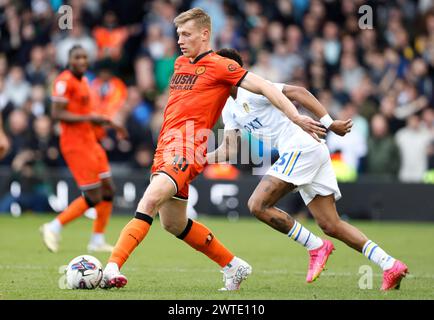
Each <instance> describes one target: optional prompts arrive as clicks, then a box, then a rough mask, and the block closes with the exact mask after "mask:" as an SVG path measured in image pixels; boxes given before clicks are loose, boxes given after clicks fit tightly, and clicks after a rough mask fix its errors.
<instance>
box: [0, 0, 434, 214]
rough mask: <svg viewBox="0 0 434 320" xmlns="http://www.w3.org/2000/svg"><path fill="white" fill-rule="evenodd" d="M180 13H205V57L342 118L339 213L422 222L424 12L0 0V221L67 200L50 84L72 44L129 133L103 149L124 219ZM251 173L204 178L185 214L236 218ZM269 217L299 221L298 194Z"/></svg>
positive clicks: (430, 162)
mask: <svg viewBox="0 0 434 320" xmlns="http://www.w3.org/2000/svg"><path fill="white" fill-rule="evenodd" d="M63 4H68V5H70V6H71V7H72V13H73V28H72V29H70V30H68V29H66V30H62V29H61V28H59V18H60V16H61V15H60V14H58V13H57V12H58V9H59V8H60V6H61V5H63ZM365 4H367V5H369V6H370V7H371V8H372V12H373V29H365V30H362V29H360V27H359V19H360V18H361V16H362V14H361V13H359V12H358V10H359V8H360V7H361V6H362V5H365ZM193 6H199V7H203V8H205V9H206V10H207V11H208V13H209V14H210V15H211V17H212V19H213V33H214V39H213V42H214V45H213V47H214V48H215V49H218V48H222V47H233V48H236V49H238V50H239V51H240V52H241V54H242V56H243V58H244V61H245V64H246V68H247V69H249V70H251V71H252V72H255V73H257V74H259V75H261V76H263V77H265V78H267V79H269V80H271V81H274V82H285V83H291V84H296V85H301V86H304V87H306V88H307V89H309V90H310V91H311V92H312V93H313V94H314V95H315V96H316V97H317V98H318V99H319V100H320V102H321V103H322V104H323V105H324V106H326V107H327V109H328V110H329V112H330V114H331V115H332V116H333V117H334V118H339V119H344V118H348V117H351V118H352V119H353V121H354V128H353V130H352V132H351V134H349V135H347V136H346V137H345V138H344V139H342V138H339V137H337V136H336V135H333V134H330V135H329V136H328V138H327V143H328V145H329V148H330V150H331V152H332V158H333V163H334V165H335V168H336V173H337V176H338V179H339V181H340V182H342V184H341V187H342V191H343V195H344V198H343V199H342V200H341V201H340V202H339V203H338V205H339V206H340V208H339V209H340V211H341V212H343V213H344V214H345V215H348V216H350V217H355V218H365V219H400V220H434V214H432V213H433V212H434V208H433V203H432V201H430V194H432V190H433V188H434V186H433V183H434V110H433V108H434V7H433V4H432V1H430V0H420V1H411V0H396V1H364V0H360V1H358V0H343V1H337V0H336V1H333V0H330V1H315V0H310V1H308V0H280V1H274V2H269V1H259V0H258V1H234V0H225V1H223V0H221V1H219V0H213V1H208V0H195V1H176V0H174V1H133V0H123V1H98V0H89V1H84V0H75V1H68V2H65V1H61V0H57V1H56V0H51V1H48V0H47V1H46V0H33V1H31V0H28V1H24V0H23V1H10V0H0V110H1V116H2V117H3V120H4V121H3V122H4V125H5V130H6V133H7V135H8V136H9V138H10V142H11V146H12V147H11V151H10V152H9V154H8V156H7V157H6V158H5V159H4V160H2V161H1V162H0V166H1V169H0V212H12V213H13V214H14V215H20V214H21V213H22V212H25V211H32V212H53V211H59V210H61V209H62V208H63V207H64V206H66V204H67V203H68V198H69V199H72V198H73V197H74V196H75V195H76V194H77V193H78V190H77V188H76V187H75V185H74V182H73V180H72V179H71V177H70V175H69V172H68V169H67V168H66V167H65V163H64V161H63V160H62V157H61V155H60V152H59V148H58V126H57V125H56V124H53V123H52V121H51V120H50V118H49V113H50V92H51V85H52V81H53V80H54V78H55V76H56V75H57V74H58V73H59V71H60V70H62V69H63V68H64V67H65V64H66V60H67V52H68V50H69V48H70V47H71V46H72V45H74V44H77V43H78V44H81V45H82V46H83V47H85V48H86V49H87V50H88V53H89V56H90V61H91V68H90V70H89V72H88V74H87V75H88V77H89V79H91V80H92V86H93V88H94V89H95V90H94V93H95V99H97V104H96V105H97V106H102V107H104V108H105V109H108V110H112V111H113V112H114V111H116V110H118V112H117V113H116V118H117V120H118V121H120V122H122V123H123V124H124V125H125V126H126V127H127V129H128V131H129V134H130V139H129V140H123V141H118V140H116V139H115V137H114V134H113V132H108V135H107V136H106V137H105V138H104V139H103V140H102V145H103V146H104V148H105V149H106V150H107V151H108V155H109V158H110V161H111V165H112V170H113V175H114V177H115V182H116V184H117V187H118V191H117V196H116V201H115V205H116V208H115V213H122V212H125V213H127V212H129V213H131V212H133V210H134V209H135V204H136V203H137V200H138V198H137V197H140V195H141V193H142V192H143V190H144V188H145V187H146V184H147V181H148V180H147V178H148V176H149V169H150V166H151V164H152V156H153V150H154V148H155V143H156V140H157V138H158V133H159V128H160V126H161V123H162V117H163V116H162V115H163V111H164V107H165V103H166V100H167V91H166V89H167V85H168V81H169V79H170V77H171V74H172V71H173V62H174V60H175V59H176V57H177V56H178V55H179V54H180V52H179V51H178V48H177V44H176V34H175V29H174V26H173V23H172V21H173V18H174V17H175V16H176V15H177V14H178V13H179V12H181V11H183V10H186V9H189V8H190V7H193ZM218 128H221V123H220V124H219V126H217V127H216V128H215V129H216V130H217V129H218ZM244 141H245V142H246V143H250V144H251V145H252V146H255V147H254V148H252V149H253V152H258V153H262V152H268V151H267V150H261V148H257V146H258V145H259V146H260V144H258V143H256V142H255V141H254V140H253V139H252V138H251V137H249V136H248V135H245V136H244ZM271 152H273V151H271ZM273 157H274V158H275V157H276V155H275V153H273ZM251 167H252V166H251V165H235V166H210V167H208V168H207V171H206V172H205V173H204V175H203V176H202V177H201V178H200V179H198V181H197V182H196V184H193V186H194V187H195V191H197V195H198V197H195V198H197V201H198V202H197V203H195V207H194V208H195V210H196V211H198V212H199V213H206V214H221V215H228V216H229V217H230V218H236V217H238V216H239V215H247V214H248V213H247V208H246V202H247V199H248V196H249V193H250V191H252V190H253V188H254V186H255V184H256V183H257V181H258V179H259V178H260V177H259V176H254V177H250V175H251ZM193 193H195V192H193ZM195 194H196V193H195ZM282 207H283V208H284V209H288V210H289V211H290V212H299V213H301V214H305V215H306V214H307V213H306V212H304V207H303V205H302V204H301V203H300V198H299V197H298V196H297V195H290V196H288V197H287V198H285V199H284V200H283V203H282Z"/></svg>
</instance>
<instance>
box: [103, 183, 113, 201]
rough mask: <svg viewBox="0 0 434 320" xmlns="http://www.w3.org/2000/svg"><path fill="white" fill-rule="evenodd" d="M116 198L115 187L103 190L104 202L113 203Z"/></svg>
mask: <svg viewBox="0 0 434 320" xmlns="http://www.w3.org/2000/svg"><path fill="white" fill-rule="evenodd" d="M114 196H115V188H114V187H113V186H110V187H108V188H105V189H104V190H103V200H104V201H113V198H114Z"/></svg>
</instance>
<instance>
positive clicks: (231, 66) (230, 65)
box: [228, 63, 237, 72]
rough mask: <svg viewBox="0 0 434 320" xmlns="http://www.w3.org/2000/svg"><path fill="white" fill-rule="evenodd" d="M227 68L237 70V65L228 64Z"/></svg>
mask: <svg viewBox="0 0 434 320" xmlns="http://www.w3.org/2000/svg"><path fill="white" fill-rule="evenodd" d="M228 70H229V71H231V72H233V71H235V70H237V66H236V65H234V64H233V63H230V64H228Z"/></svg>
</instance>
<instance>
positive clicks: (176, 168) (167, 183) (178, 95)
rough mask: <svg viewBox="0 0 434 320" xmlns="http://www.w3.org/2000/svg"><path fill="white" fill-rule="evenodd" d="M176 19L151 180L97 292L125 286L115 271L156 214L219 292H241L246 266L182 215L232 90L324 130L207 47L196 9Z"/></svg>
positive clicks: (206, 22) (207, 32) (207, 22)
mask: <svg viewBox="0 0 434 320" xmlns="http://www.w3.org/2000/svg"><path fill="white" fill-rule="evenodd" d="M174 22H175V25H176V27H177V33H178V37H179V39H178V44H179V46H180V48H181V52H182V56H180V57H178V58H177V60H176V61H175V66H174V74H173V76H172V79H171V81H170V92H169V100H168V103H167V106H166V109H165V113H164V123H163V126H162V129H161V132H160V136H159V140H158V145H157V149H156V152H155V157H154V164H153V167H152V175H151V182H150V184H149V186H148V187H147V189H146V191H145V193H144V195H143V197H142V199H141V200H140V202H139V204H138V207H137V211H136V214H135V217H134V218H133V219H132V220H131V221H130V222H129V223H128V224H127V225H126V226H125V227H124V229H123V230H122V232H121V234H120V237H119V240H118V242H117V243H116V246H115V248H114V249H113V252H112V255H111V257H110V258H109V262H108V264H107V266H106V268H105V269H104V272H103V279H102V281H101V284H100V286H101V287H102V288H111V287H117V288H120V287H123V286H125V285H126V284H127V278H126V277H125V276H124V275H122V274H121V273H120V270H119V269H120V268H121V267H122V266H123V264H124V263H125V261H126V260H127V259H128V257H129V255H130V254H131V253H132V252H133V250H134V249H135V248H136V247H137V246H138V244H139V243H140V242H141V241H142V240H143V239H144V238H145V236H146V234H147V233H148V230H149V228H150V226H151V224H152V222H153V218H154V217H155V215H156V214H157V212H158V213H159V214H160V221H161V224H162V225H163V227H164V229H166V230H167V231H168V232H170V233H172V234H173V235H175V236H176V237H178V238H179V239H181V240H183V241H184V242H185V243H187V244H188V245H190V246H191V247H192V248H194V249H196V250H198V251H200V252H202V253H203V254H205V255H206V256H208V257H209V258H210V259H211V260H213V261H214V262H216V263H217V264H218V265H219V266H220V267H221V268H222V272H223V275H224V276H223V280H224V287H223V288H222V290H237V289H239V287H240V284H241V282H242V281H243V280H244V279H246V278H247V276H248V275H249V274H250V273H251V271H252V268H251V266H250V265H249V264H248V263H247V262H245V261H244V260H242V259H240V258H238V257H236V256H235V255H234V254H233V253H232V252H231V251H229V250H228V249H227V248H226V247H225V246H224V245H223V244H222V243H221V242H220V241H219V240H218V239H217V237H216V236H215V235H214V234H213V233H212V232H211V231H210V230H209V229H208V228H207V227H206V226H204V225H203V224H201V223H199V222H197V221H193V220H191V219H188V218H187V214H186V208H187V201H186V200H187V198H188V185H189V183H190V182H191V181H192V180H193V179H194V178H195V177H196V176H197V175H198V174H199V173H200V172H201V171H202V170H203V167H204V165H205V162H206V157H205V155H206V141H207V138H208V135H209V131H210V129H211V128H212V127H213V126H214V124H215V123H216V121H217V120H218V118H219V116H220V114H221V111H222V109H223V106H224V104H225V102H226V99H227V98H228V97H229V94H230V89H231V86H235V85H236V86H241V87H243V88H245V89H247V90H249V91H252V92H255V93H260V94H263V95H264V96H266V97H267V98H268V99H269V100H270V101H271V102H272V103H273V104H274V105H275V106H276V107H277V108H279V109H280V110H281V111H282V112H283V113H285V115H286V116H288V117H289V118H290V119H291V120H292V121H293V122H295V123H297V124H298V125H299V126H300V127H301V128H302V129H304V130H306V131H307V132H309V133H310V134H311V135H313V136H315V137H316V138H317V136H316V134H323V133H325V129H324V128H323V127H322V126H321V124H320V123H319V122H316V121H314V120H312V119H311V118H309V117H306V116H302V115H300V114H299V113H298V112H297V109H296V108H295V107H294V105H293V104H292V103H291V102H290V101H289V100H288V99H286V97H285V96H284V95H283V94H282V93H281V92H279V90H277V89H276V88H275V87H274V86H273V85H271V84H270V83H268V82H267V81H265V80H264V79H262V78H261V77H259V76H256V75H254V74H252V73H248V72H247V71H246V70H244V69H243V68H241V67H240V66H239V65H238V63H236V62H235V61H233V60H231V59H227V58H224V57H221V56H219V55H217V54H216V53H214V52H213V51H212V50H211V48H210V38H211V19H210V17H209V16H208V15H207V14H206V13H205V12H204V11H203V10H202V9H199V8H193V9H190V10H188V11H186V12H183V13H181V14H180V15H179V16H177V17H176V18H175V20H174ZM317 139H318V138H317Z"/></svg>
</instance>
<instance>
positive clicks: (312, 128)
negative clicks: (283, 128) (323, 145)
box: [293, 115, 326, 142]
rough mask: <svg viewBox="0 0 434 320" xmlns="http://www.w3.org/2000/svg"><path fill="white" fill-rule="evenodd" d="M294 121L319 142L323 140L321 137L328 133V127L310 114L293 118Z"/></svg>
mask: <svg viewBox="0 0 434 320" xmlns="http://www.w3.org/2000/svg"><path fill="white" fill-rule="evenodd" d="M293 122H294V123H295V124H297V125H298V126H299V127H300V128H302V129H303V130H304V131H306V132H307V133H309V134H310V135H311V136H312V137H313V138H314V139H315V140H316V141H318V142H321V140H320V139H319V137H322V136H324V135H325V133H326V129H325V128H324V127H323V125H322V124H321V123H320V122H318V121H315V120H313V119H312V118H310V117H308V116H304V115H299V116H298V117H297V118H296V119H293Z"/></svg>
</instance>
